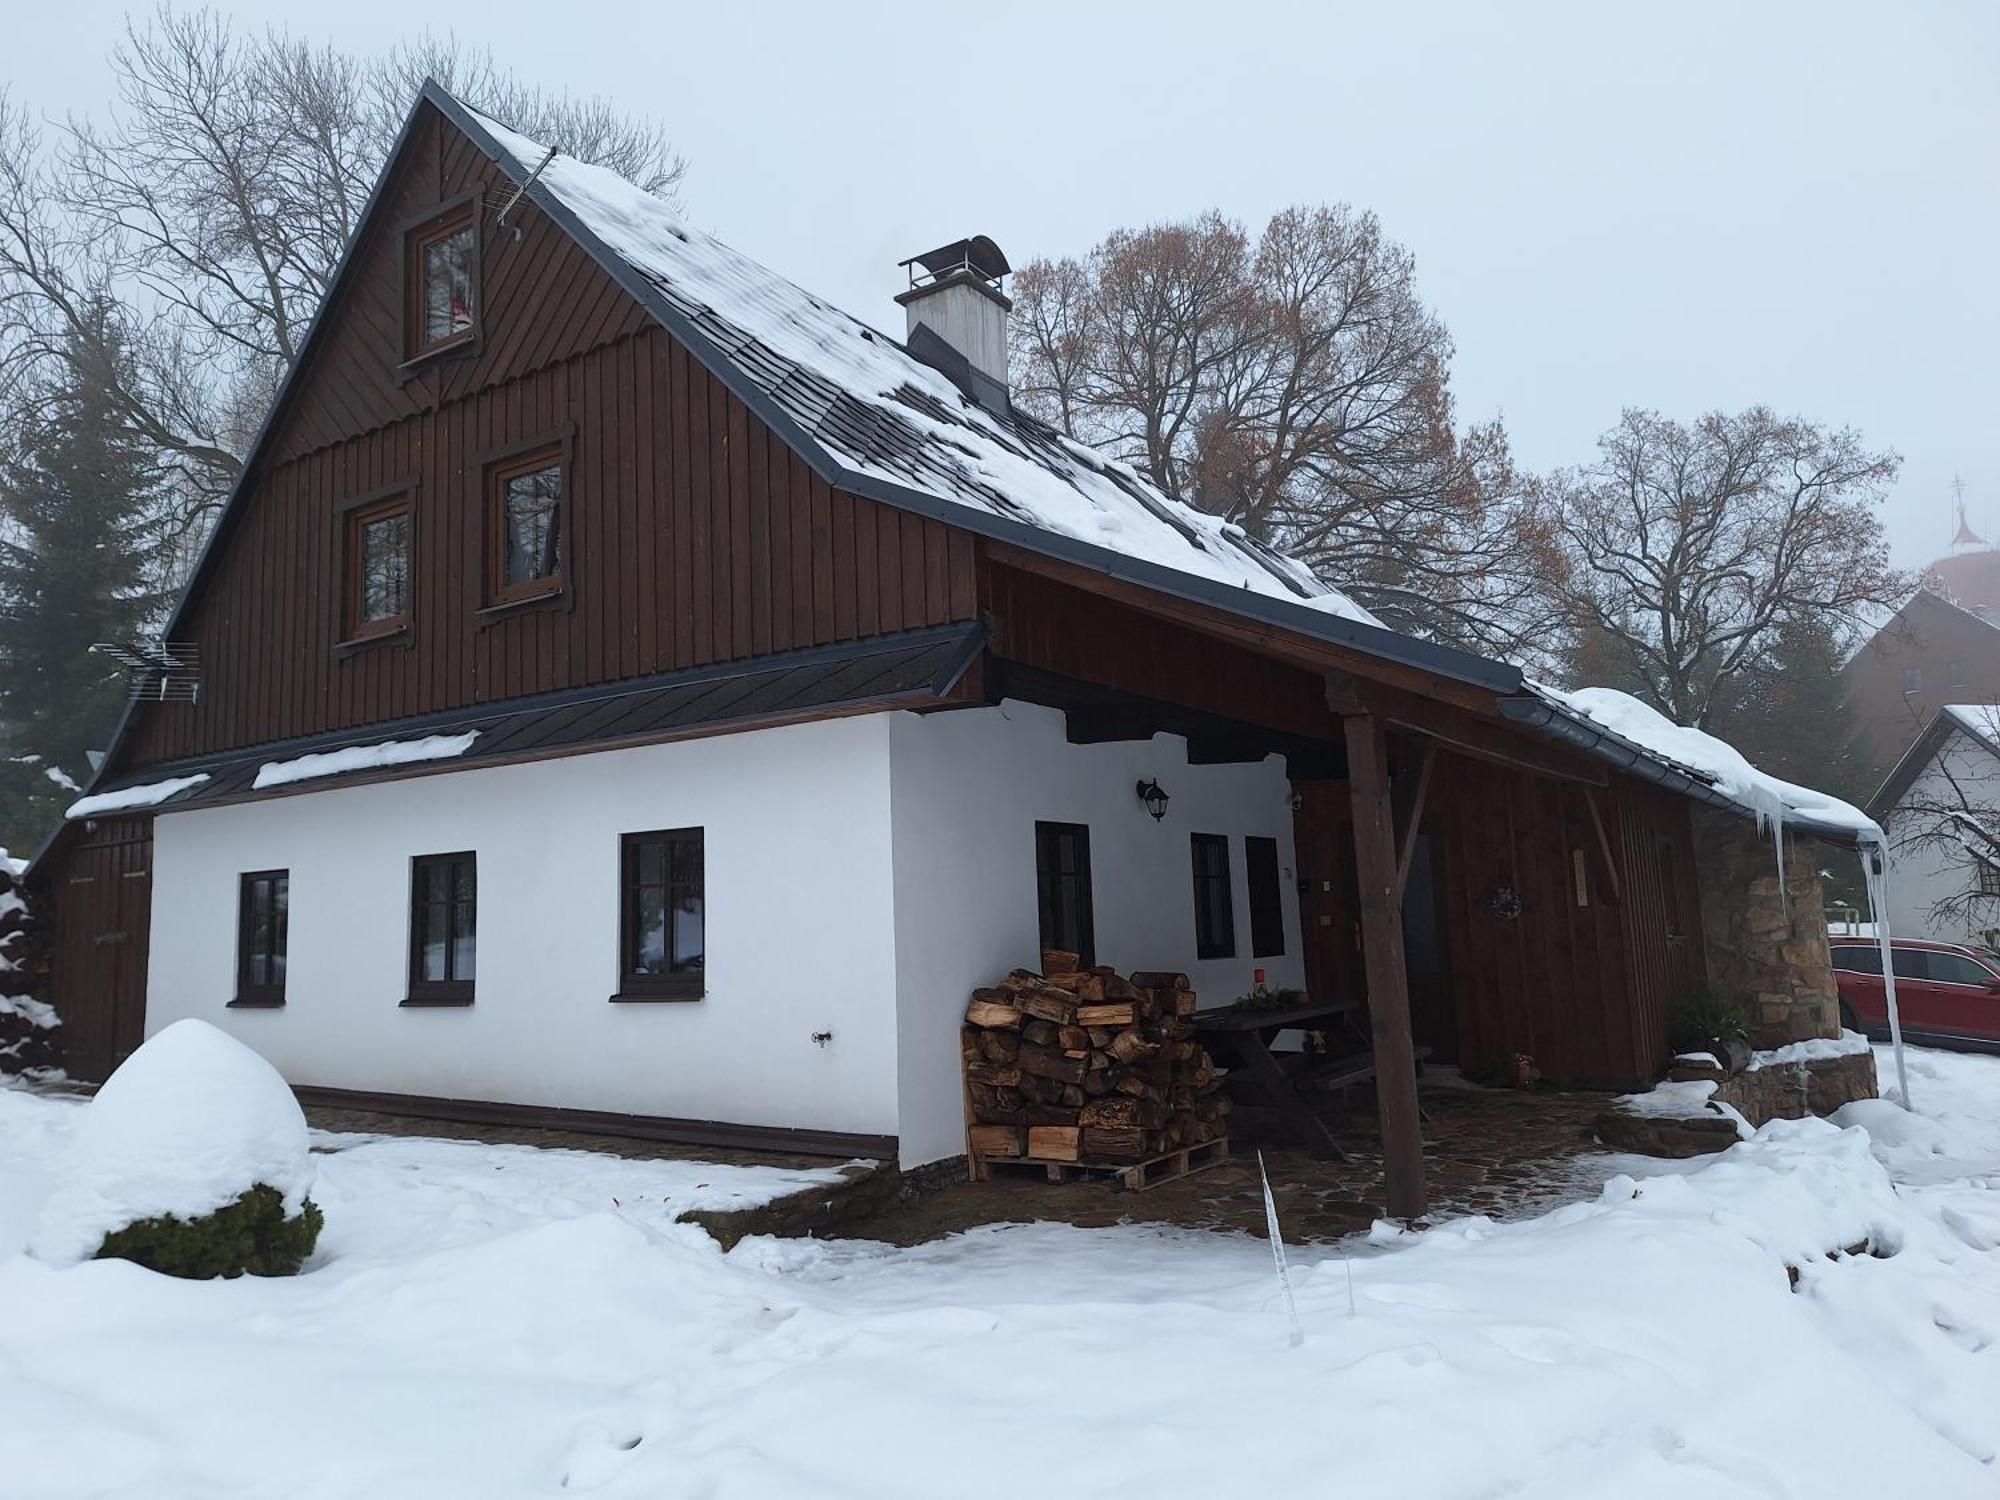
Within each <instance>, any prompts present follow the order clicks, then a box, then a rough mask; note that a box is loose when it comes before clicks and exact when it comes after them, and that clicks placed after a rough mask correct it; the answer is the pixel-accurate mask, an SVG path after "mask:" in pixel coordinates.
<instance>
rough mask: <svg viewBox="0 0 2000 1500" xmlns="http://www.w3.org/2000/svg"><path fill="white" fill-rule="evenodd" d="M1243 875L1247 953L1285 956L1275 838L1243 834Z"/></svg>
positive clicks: (1282, 886)
mask: <svg viewBox="0 0 2000 1500" xmlns="http://www.w3.org/2000/svg"><path fill="white" fill-rule="evenodd" d="M1243 877H1244V884H1245V887H1246V889H1247V890H1248V892H1249V896H1250V956H1251V957H1252V958H1283V957H1284V956H1285V878H1284V872H1283V870H1282V869H1281V868H1280V867H1279V864H1278V841H1277V840H1276V839H1274V838H1266V837H1264V836H1262V835H1260V834H1254V833H1250V834H1245V835H1244V836H1243Z"/></svg>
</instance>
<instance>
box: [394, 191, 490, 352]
mask: <svg viewBox="0 0 2000 1500" xmlns="http://www.w3.org/2000/svg"><path fill="white" fill-rule="evenodd" d="M472 209H473V205H472V204H471V203H467V204H465V205H463V206H462V207H458V208H454V209H451V210H449V211H448V212H446V213H443V214H440V215H438V216H437V217H435V218H432V219H430V220H428V221H426V222H425V223H423V224H421V225H419V226H418V227H417V228H415V229H413V230H411V231H410V234H409V240H408V246H409V250H408V266H407V269H406V272H405V274H406V276H407V279H408V286H409V303H408V306H407V307H406V309H405V311H404V317H405V320H406V323H405V327H406V333H407V343H408V345H409V348H408V357H409V358H410V359H413V360H416V359H422V358H424V357H425V356H426V355H430V354H436V353H438V352H439V351H440V350H444V349H450V348H454V347H456V346H457V345H459V344H463V343H468V342H470V341H471V340H472V338H473V337H474V336H475V335H476V334H477V333H478V331H479V233H478V225H477V222H476V221H475V220H474V218H473V213H472Z"/></svg>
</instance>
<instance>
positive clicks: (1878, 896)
mask: <svg viewBox="0 0 2000 1500" xmlns="http://www.w3.org/2000/svg"><path fill="white" fill-rule="evenodd" d="M1858 842H1859V843H1860V848H1861V872H1862V875H1863V876H1864V877H1865V878H1866V881H1867V885H1868V916H1869V919H1870V920H1871V921H1872V922H1874V924H1875V945H1876V947H1877V948H1879V949H1881V952H1882V993H1883V995H1884V996H1885V997H1886V998H1887V1000H1888V1002H1889V1045H1890V1047H1891V1048H1892V1049H1893V1050H1894V1052H1895V1054H1896V1091H1897V1092H1898V1093H1900V1094H1901V1095H1902V1096H1903V1108H1904V1109H1909V1108H1911V1105H1910V1075H1909V1073H1908V1072H1907V1071H1906V1070H1905V1069H1904V1067H1903V1017H1902V1012H1901V1011H1899V1010H1898V1009H1897V1008H1896V963H1895V959H1894V957H1893V955H1892V954H1891V952H1890V948H1889V857H1888V848H1887V844H1888V840H1887V839H1886V838H1884V837H1883V834H1882V831H1881V830H1880V829H1879V828H1878V829H1875V830H1874V831H1873V832H1872V833H1864V834H1862V835H1861V838H1860V840H1859V841H1858Z"/></svg>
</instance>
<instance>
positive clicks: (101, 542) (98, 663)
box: [0, 307, 163, 852]
mask: <svg viewBox="0 0 2000 1500" xmlns="http://www.w3.org/2000/svg"><path fill="white" fill-rule="evenodd" d="M112 316H113V315H112V312H111V310H110V308H109V307H99V308H98V309H96V310H95V311H94V313H93V314H92V315H91V327H90V328H89V330H88V331H87V332H86V333H84V334H81V335H79V336H78V338H77V339H76V340H75V341H74V345H73V348H72V351H71V356H70V358H69V359H68V360H66V361H64V362H63V364H62V368H63V369H64V371H65V372H66V373H65V374H64V376H63V378H62V380H61V381H60V383H59V384H56V385H54V386H52V387H50V388H48V389H44V390H41V391H37V392H34V393H32V397H31V399H30V400H28V401H26V402H24V403H23V405H22V407H21V408H20V410H19V411H18V412H17V413H16V419H15V422H14V423H13V424H12V425H13V432H12V441H10V442H9V443H8V445H7V448H8V451H7V452H6V453H5V454H4V455H0V528H4V529H0V837H4V838H5V841H6V843H7V845H8V846H9V847H10V848H13V849H15V850H18V851H22V852H27V851H28V850H31V849H32V848H33V847H34V846H36V845H37V844H39V842H40V841H41V839H42V838H43V837H44V836H45V835H46V834H47V832H48V831H49V830H50V829H51V828H53V827H54V825H55V822H56V820H57V818H58V817H59V816H60V810H61V808H62V806H63V805H64V804H65V803H66V802H67V801H68V800H69V799H70V797H71V796H73V793H72V792H71V791H70V790H69V789H68V788H67V787H65V786H64V785H62V784H61V782H59V781H57V780H56V777H58V776H60V777H62V778H65V779H66V780H68V781H69V782H72V783H76V784H81V783H83V782H85V781H87V780H88V779H89V775H90V770H91V767H90V760H89V752H91V751H93V750H102V749H103V748H104V747H105V745H106V743H107V741H108V740H109V738H110V735H111V731H112V729H113V727H114V726H115V724H116V723H117V719H118V712H119V709H120V706H121V705H122V703H123V701H124V696H125V679H124V676H123V674H122V673H121V672H120V671H119V669H118V667H117V666H116V665H115V664H114V663H112V662H111V661H109V660H108V659H107V658H105V657H104V656H102V655H100V654H96V653H93V652H92V651H91V649H90V647H91V645H92V644H93V643H94V642H98V641H131V640H135V639H137V638H139V637H141V636H143V635H144V634H145V633H146V632H147V630H148V629H149V628H151V627H152V626H153V625H154V624H155V623H156V622H157V620H158V617H159V613H160V606H161V603H162V597H163V596H162V594H161V593H160V591H159V590H158V588H157V586H156V583H155V570H154V562H155V556H156V553H157V551H158V548H159V543H160V523H159V521H158V520H157V501H158V498H159V491H160V485H161V477H160V472H159V469H158V467H157V464H156V462H155V457H154V455H153V454H152V453H150V452H149V451H147V449H146V448H145V447H144V446H143V445H141V444H140V443H138V442H137V441H136V440H135V439H134V438H133V437H132V436H131V435H130V433H129V431H128V428H127V424H126V423H125V421H124V420H123V418H122V414H120V413H118V412H117V411H116V410H114V408H113V404H112V401H111V399H110V397H109V396H108V394H107V393H108V392H109V391H111V390H114V389H117V388H118V382H117V381H115V380H113V379H111V378H109V376H110V375H111V374H112V373H113V372H110V371H103V370H101V369H95V368H94V365H93V361H95V360H97V359H99V358H109V359H117V358H121V357H122V355H120V354H119V353H117V352H116V351H118V350H119V348H120V345H119V342H118V339H117V336H116V330H115V328H114V327H112V326H111V325H112ZM93 350H109V351H112V352H111V353H109V354H103V355H99V354H95V353H93V352H92V351H93Z"/></svg>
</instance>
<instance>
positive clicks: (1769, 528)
mask: <svg viewBox="0 0 2000 1500" xmlns="http://www.w3.org/2000/svg"><path fill="white" fill-rule="evenodd" d="M1900 462H1901V460H1900V459H1899V458H1898V457H1897V456H1896V455H1895V454H1894V453H1889V452H1875V451H1871V450H1869V449H1868V448H1866V447H1865V446H1864V445H1863V443H1862V441H1861V437H1860V435H1859V434H1858V433H1856V432H1854V431H1853V430H1851V429H1846V428H1843V429H1840V430H1838V431H1830V430H1828V429H1826V428H1823V427H1820V426H1817V425H1816V424H1814V423H1811V422H1807V421H1804V420H1802V419H1799V418H1780V417H1778V416H1776V415H1775V414H1774V413H1772V412H1771V411H1770V409H1769V408H1767V407H1761V406H1758V407H1752V408H1750V409H1749V410H1748V411H1744V412H1741V413H1739V414H1737V415H1734V416H1730V415H1727V414H1725V413H1721V412H1712V413H1710V414H1709V415H1707V416H1704V417H1702V418H1701V419H1700V420H1699V421H1697V422H1695V423H1694V424H1693V425H1692V426H1682V425H1681V424H1680V423H1678V422H1674V421H1671V420H1669V419H1668V418H1665V417H1662V416H1660V415H1659V414H1658V413H1656V412H1646V411H1627V412H1626V413H1625V414H1624V417H1623V419H1622V420H1621V421H1620V422H1619V424H1618V426H1617V427H1615V428H1613V429H1612V430H1611V431H1610V432H1608V433H1606V434H1605V435H1604V437H1603V438H1601V439H1600V440H1599V443H1598V457H1597V460H1596V462H1594V463H1591V464H1588V465H1585V466H1583V467H1581V468H1576V469H1570V470H1566V471H1563V472H1561V473H1558V474H1556V475H1553V476H1552V477H1551V478H1550V479H1549V480H1548V481H1547V482H1546V484H1545V485H1544V486H1542V488H1543V491H1544V496H1545V499H1546V502H1547V503H1546V514H1547V515H1548V516H1549V517H1550V518H1551V520H1552V521H1553V524H1554V526H1555V534H1556V538H1557V541H1558V543H1559V546H1560V548H1561V550H1562V552H1563V554H1564V566H1563V567H1562V569H1561V570H1560V571H1559V572H1558V573H1557V574H1556V575H1554V576H1553V578H1552V588H1553V590H1554V591H1555V592H1557V593H1559V595H1560V597H1561V598H1562V600H1563V602H1564V604H1565V606H1566V609H1567V612H1568V615H1569V619H1570V623H1571V625H1572V627H1573V628H1574V629H1575V631H1576V632H1577V633H1578V635H1579V636H1580V637H1583V638H1587V639H1588V640H1589V641H1590V642H1591V645H1592V650H1593V652H1594V653H1596V654H1597V655H1598V656H1599V657H1600V658H1605V659H1612V660H1616V661H1617V663H1618V665H1619V666H1620V668H1621V669H1622V675H1623V676H1625V677H1626V678H1627V679H1628V680H1630V681H1631V682H1632V683H1633V684H1634V685H1635V686H1636V687H1637V689H1638V690H1639V691H1640V693H1641V694H1642V696H1645V697H1647V698H1649V699H1651V701H1652V702H1653V703H1654V704H1655V705H1656V706H1657V707H1658V708H1659V709H1660V710H1661V711H1662V712H1664V713H1666V714H1667V715H1669V716H1670V717H1671V718H1673V719H1674V720H1676V721H1677V722H1679V723H1682V724H1692V725H1695V726H1697V727H1701V726H1706V725H1707V724H1708V723H1709V722H1710V719H1711V716H1712V715H1713V714H1714V713H1715V712H1716V710H1717V708H1718V706H1719V704H1721V703H1722V701H1723V700H1724V697H1725V692H1724V690H1725V688H1726V687H1727V686H1728V685H1729V684H1730V683H1731V682H1732V680H1733V679H1735V678H1736V677H1737V676H1738V674H1740V673H1742V672H1744V671H1745V670H1746V669H1747V668H1749V667H1751V666H1754V665H1756V664H1758V663H1759V662H1760V661H1761V660H1762V659H1763V658H1764V657H1765V656H1766V655H1767V654H1768V653H1769V652H1770V651H1771V650H1772V648H1773V646H1774V644H1775V642H1776V641H1777V639H1778V637H1779V634H1780V632H1781V630H1782V629H1783V628H1784V627H1785V626H1786V625H1787V624H1788V623H1793V622H1798V621H1802V620H1813V619H1835V618H1845V617H1851V616H1852V615H1853V614H1854V613H1855V611H1856V609H1857V607H1858V606H1862V605H1868V604H1887V603H1890V602H1892V601H1893V600H1894V599H1895V598H1896V597H1897V595H1898V594H1899V592H1900V591H1901V590H1902V589H1903V588H1904V586H1905V584H1904V580H1903V579H1902V577H1901V575H1899V574H1897V573H1896V572H1895V571H1894V570H1893V569H1891V568H1890V566H1889V560H1888V546H1887V543H1886V542H1885V540H1884V538H1883V534H1882V523H1881V520H1880V518H1879V517H1878V515H1877V507H1878V505H1879V503H1880V501H1881V499H1882V496H1883V494H1884V492H1885V489H1886V487H1887V485H1888V483H1889V482H1890V480H1892V479H1893V478H1894V477H1895V474H1896V470H1897V467H1898V465H1899V464H1900Z"/></svg>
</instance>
